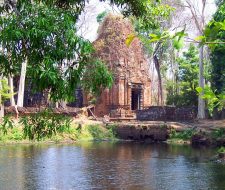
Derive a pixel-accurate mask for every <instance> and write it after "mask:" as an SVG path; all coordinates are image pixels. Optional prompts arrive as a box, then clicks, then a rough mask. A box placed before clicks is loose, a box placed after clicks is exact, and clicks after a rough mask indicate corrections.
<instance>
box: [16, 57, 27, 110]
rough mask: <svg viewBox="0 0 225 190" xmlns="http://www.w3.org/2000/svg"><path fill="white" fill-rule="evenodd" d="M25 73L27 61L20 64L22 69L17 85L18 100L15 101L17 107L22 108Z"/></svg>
mask: <svg viewBox="0 0 225 190" xmlns="http://www.w3.org/2000/svg"><path fill="white" fill-rule="evenodd" d="M26 71H27V59H26V60H25V61H24V62H23V63H22V68H21V73H20V83H19V90H18V99H17V106H18V107H23V100H24V89H25V80H26Z"/></svg>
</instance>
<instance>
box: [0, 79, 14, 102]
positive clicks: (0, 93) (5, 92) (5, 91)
mask: <svg viewBox="0 0 225 190" xmlns="http://www.w3.org/2000/svg"><path fill="white" fill-rule="evenodd" d="M0 83H1V84H0V86H1V88H0V104H2V103H4V101H5V100H7V99H9V98H10V97H11V96H13V94H11V93H9V89H10V88H9V86H8V84H7V81H6V80H4V79H2V80H0Z"/></svg>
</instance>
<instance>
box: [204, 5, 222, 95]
mask: <svg viewBox="0 0 225 190" xmlns="http://www.w3.org/2000/svg"><path fill="white" fill-rule="evenodd" d="M218 5H219V7H218V10H217V11H216V13H215V14H214V16H213V19H212V20H211V21H210V22H209V24H208V25H207V27H206V29H205V31H204V34H205V38H206V41H208V42H212V43H209V44H208V46H209V47H210V49H211V56H210V58H211V62H212V72H211V80H210V82H211V86H212V90H213V91H214V92H215V93H216V94H221V93H223V92H224V91H225V63H224V59H225V54H224V51H225V44H224V40H225V22H224V21H225V3H224V2H223V1H220V3H218Z"/></svg>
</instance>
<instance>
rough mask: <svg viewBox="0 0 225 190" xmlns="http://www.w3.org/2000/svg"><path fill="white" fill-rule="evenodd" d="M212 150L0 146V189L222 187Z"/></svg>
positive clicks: (224, 180) (221, 170) (221, 169)
mask: <svg viewBox="0 0 225 190" xmlns="http://www.w3.org/2000/svg"><path fill="white" fill-rule="evenodd" d="M214 154H215V150H212V149H208V148H200V149H199V148H191V147H189V146H181V145H180V146H178V145H176V146H175V145H166V144H154V145H151V144H140V143H121V142H117V143H109V142H102V143H91V142H89V143H87V142H86V143H80V144H74V145H13V146H0V189H1V190H11V189H12V190H14V189H16V190H26V189H29V190H36V189H38V190H39V189H40V190H58V189H59V190H64V189H65V190H70V189H78V190H85V189H129V190H136V189H137V190H139V189H140V190H145V189H146V190H147V189H149V190H189V189H190V190H207V189H209V190H214V189H215V190H217V189H218V190H223V189H225V166H223V165H220V164H214V163H210V162H209V161H208V158H210V157H212V156H213V155H214Z"/></svg>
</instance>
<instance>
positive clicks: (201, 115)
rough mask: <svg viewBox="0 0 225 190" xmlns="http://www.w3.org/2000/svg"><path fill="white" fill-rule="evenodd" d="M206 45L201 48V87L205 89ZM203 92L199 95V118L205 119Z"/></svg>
mask: <svg viewBox="0 0 225 190" xmlns="http://www.w3.org/2000/svg"><path fill="white" fill-rule="evenodd" d="M203 52H204V47H203V46H201V47H200V48H199V87H201V88H202V89H204V55H203V54H204V53H203ZM202 95H203V93H201V94H200V95H199V97H198V119H205V101H204V100H203V99H202Z"/></svg>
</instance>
